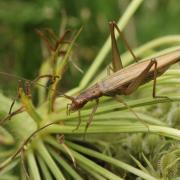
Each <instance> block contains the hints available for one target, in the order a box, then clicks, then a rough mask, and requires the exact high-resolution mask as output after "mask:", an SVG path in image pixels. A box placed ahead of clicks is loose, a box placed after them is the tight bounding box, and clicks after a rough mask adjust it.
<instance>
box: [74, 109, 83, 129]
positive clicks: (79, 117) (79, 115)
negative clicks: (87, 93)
mask: <svg viewBox="0 0 180 180" xmlns="http://www.w3.org/2000/svg"><path fill="white" fill-rule="evenodd" d="M78 119H79V121H78V124H77V126H76V128H75V129H74V130H73V131H76V130H78V129H79V126H80V124H81V111H80V110H78Z"/></svg>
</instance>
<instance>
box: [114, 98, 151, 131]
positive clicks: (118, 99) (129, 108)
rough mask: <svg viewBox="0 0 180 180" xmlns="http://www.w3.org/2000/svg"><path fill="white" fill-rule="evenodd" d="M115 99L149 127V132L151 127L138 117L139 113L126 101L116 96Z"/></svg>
mask: <svg viewBox="0 0 180 180" xmlns="http://www.w3.org/2000/svg"><path fill="white" fill-rule="evenodd" d="M115 99H116V100H117V101H119V102H120V103H122V104H123V105H124V106H125V107H127V109H128V110H129V111H131V112H132V113H133V114H134V115H135V117H136V118H137V119H138V120H139V121H140V122H141V123H143V124H144V125H145V126H146V127H147V129H148V131H149V126H148V125H147V124H146V123H145V122H144V121H143V120H142V119H141V118H140V117H139V116H138V115H137V113H136V112H135V111H134V110H133V109H132V108H131V107H130V106H129V105H128V104H127V103H126V102H125V101H123V100H122V99H121V98H120V97H119V96H118V95H116V96H115Z"/></svg>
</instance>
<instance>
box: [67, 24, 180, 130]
mask: <svg viewBox="0 0 180 180" xmlns="http://www.w3.org/2000/svg"><path fill="white" fill-rule="evenodd" d="M109 26H110V32H111V41H112V57H113V58H112V60H113V63H112V65H113V71H114V73H113V74H111V75H109V76H107V77H106V78H105V79H103V80H101V81H99V82H97V83H96V84H94V85H93V86H91V87H90V88H88V89H86V90H85V91H84V92H82V93H80V94H79V95H78V96H76V97H70V99H71V100H72V103H71V104H69V106H68V111H69V112H73V111H77V110H80V109H81V108H82V107H83V106H84V105H85V104H86V103H88V102H89V101H92V100H95V101H96V106H95V107H94V108H93V110H92V113H91V115H90V117H89V121H88V123H87V125H86V130H87V128H88V126H89V125H90V123H91V121H92V118H93V115H94V113H95V112H96V109H97V106H98V102H99V98H100V97H102V96H111V97H115V96H117V95H129V94H131V93H133V92H134V91H135V90H136V89H137V88H138V87H139V86H140V85H142V84H145V83H147V82H149V81H151V80H154V83H153V94H152V95H153V98H157V97H160V96H156V89H155V87H156V77H158V76H160V75H162V74H163V73H164V72H165V71H166V70H167V69H168V68H169V67H170V66H171V65H172V64H175V63H177V62H178V61H180V49H178V50H176V51H173V52H170V53H167V54H164V55H161V56H159V57H156V58H153V59H145V60H142V61H140V62H137V63H135V64H132V65H129V66H127V67H125V68H123V66H122V62H121V59H120V54H119V51H118V48H117V44H116V39H115V34H114V28H116V29H117V31H118V32H119V34H120V36H121V38H122V39H123V41H124V42H125V45H126V47H127V48H128V50H129V51H130V53H131V55H132V56H133V57H134V59H135V60H136V61H137V58H136V56H135V55H134V53H133V52H132V50H131V48H130V47H129V45H128V43H127V41H126V40H125V38H124V36H123V34H122V32H121V31H120V29H119V28H118V26H117V25H116V23H115V22H110V23H109ZM161 97H162V96H161ZM79 124H80V123H79Z"/></svg>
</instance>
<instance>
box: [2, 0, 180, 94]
mask: <svg viewBox="0 0 180 180" xmlns="http://www.w3.org/2000/svg"><path fill="white" fill-rule="evenodd" d="M129 2H130V1H128V0H126V1H125V0H116V1H115V0H113V1H109V0H98V1H92V0H78V1H73V0H61V1H58V0H44V1H43V0H33V1H25V0H6V1H0V47H1V48H0V63H1V66H0V71H5V72H8V73H13V74H18V75H20V76H22V77H25V78H28V79H33V78H35V77H36V76H37V74H38V70H39V67H40V65H41V63H42V61H43V59H44V56H45V55H44V56H43V54H45V53H44V51H43V48H42V41H41V39H40V38H39V36H38V35H37V34H36V33H35V29H37V28H38V29H41V28H44V27H50V28H52V29H53V30H54V31H55V32H56V33H57V34H60V33H62V32H63V31H64V29H66V28H68V29H71V30H72V32H74V31H76V30H77V29H79V27H80V26H82V25H83V27H84V29H83V32H82V33H81V35H80V37H79V38H78V41H77V45H76V47H75V48H74V51H73V55H72V60H73V61H74V62H75V63H76V64H77V65H78V66H79V67H80V68H81V69H83V71H86V70H87V68H88V67H89V66H90V64H91V63H92V61H93V59H94V58H95V56H96V54H97V53H98V51H99V49H100V48H101V46H102V45H103V43H104V41H105V40H106V38H107V36H108V35H109V29H108V21H110V20H115V21H117V20H118V19H119V17H120V16H121V15H122V14H123V12H124V10H125V9H126V7H127V5H128V3H129ZM179 17H180V1H179V0H151V1H149V0H146V1H144V3H143V4H142V5H141V6H140V8H139V9H138V11H137V12H136V13H135V16H134V17H133V19H132V20H131V21H130V22H129V24H128V26H127V27H126V29H125V34H126V37H127V39H128V41H129V43H130V44H131V46H132V47H136V46H138V45H141V44H142V43H144V42H147V41H150V40H152V39H153V38H156V37H160V36H163V35H168V34H178V33H179V32H180V20H179ZM127 35H128V36H127ZM118 42H119V44H121V45H120V46H123V45H122V43H121V42H120V41H118ZM123 50H124V49H123V47H121V52H122V51H123ZM108 62H110V55H109V57H107V60H106V63H108ZM82 76H83V74H82V73H80V72H78V71H77V70H76V69H75V68H74V67H73V66H72V64H70V66H69V67H68V69H67V72H66V75H65V77H64V83H63V87H64V89H65V90H67V89H69V88H71V87H75V86H76V85H78V82H79V80H80V79H81V78H82ZM72 77H74V78H73V81H72ZM74 79H76V80H74ZM15 81H16V80H15ZM6 82H7V78H6V77H0V84H1V87H2V86H5V85H7V83H6Z"/></svg>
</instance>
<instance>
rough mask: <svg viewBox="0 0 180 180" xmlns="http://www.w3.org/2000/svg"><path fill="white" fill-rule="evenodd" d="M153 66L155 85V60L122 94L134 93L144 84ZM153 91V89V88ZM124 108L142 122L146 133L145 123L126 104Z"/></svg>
mask: <svg viewBox="0 0 180 180" xmlns="http://www.w3.org/2000/svg"><path fill="white" fill-rule="evenodd" d="M153 65H154V66H155V69H154V85H156V77H157V61H156V59H152V60H151V61H150V63H149V64H148V65H147V67H146V68H145V69H144V70H143V71H142V72H141V73H140V75H139V76H138V77H137V78H136V79H135V80H134V81H133V82H132V83H131V84H129V86H128V87H127V89H125V90H124V92H123V94H125V95H128V94H131V93H132V92H134V91H135V90H136V89H137V88H138V87H139V86H140V85H141V84H142V83H143V82H144V80H145V79H146V75H147V74H148V72H149V71H150V69H151V67H152V66H153ZM153 87H154V86H153ZM153 89H155V88H153ZM153 93H154V92H153ZM126 107H127V108H128V109H129V110H130V111H131V112H133V114H134V115H135V116H136V117H137V118H138V119H139V120H140V122H142V123H143V124H144V125H145V126H146V127H147V128H148V131H149V126H148V125H147V124H145V122H144V121H143V120H142V119H141V118H140V117H139V116H138V115H137V114H136V113H135V112H134V111H133V110H132V108H130V107H129V106H128V105H127V104H126Z"/></svg>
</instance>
